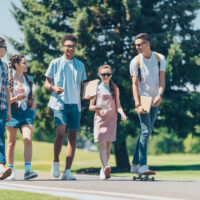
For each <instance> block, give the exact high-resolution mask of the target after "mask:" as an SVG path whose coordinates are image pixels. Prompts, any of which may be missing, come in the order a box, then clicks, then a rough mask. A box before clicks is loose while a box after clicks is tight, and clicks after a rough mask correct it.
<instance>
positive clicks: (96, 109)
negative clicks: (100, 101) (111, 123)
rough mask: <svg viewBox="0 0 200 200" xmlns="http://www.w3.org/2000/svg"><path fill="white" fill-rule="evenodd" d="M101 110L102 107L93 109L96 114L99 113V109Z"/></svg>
mask: <svg viewBox="0 0 200 200" xmlns="http://www.w3.org/2000/svg"><path fill="white" fill-rule="evenodd" d="M101 110H102V108H95V109H94V111H95V112H96V113H97V114H100V111H101Z"/></svg>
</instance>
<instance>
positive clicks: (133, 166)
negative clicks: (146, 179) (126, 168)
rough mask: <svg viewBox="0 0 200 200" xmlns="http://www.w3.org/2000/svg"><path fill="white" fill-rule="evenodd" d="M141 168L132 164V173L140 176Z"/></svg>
mask: <svg viewBox="0 0 200 200" xmlns="http://www.w3.org/2000/svg"><path fill="white" fill-rule="evenodd" d="M139 168H140V165H135V164H132V165H131V173H133V174H138V171H139Z"/></svg>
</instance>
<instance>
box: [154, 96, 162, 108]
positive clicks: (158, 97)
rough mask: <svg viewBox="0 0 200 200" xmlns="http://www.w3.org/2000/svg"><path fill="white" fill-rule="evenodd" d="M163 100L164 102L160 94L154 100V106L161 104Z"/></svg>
mask: <svg viewBox="0 0 200 200" xmlns="http://www.w3.org/2000/svg"><path fill="white" fill-rule="evenodd" d="M161 102H162V97H161V96H160V95H158V96H156V97H155V99H154V100H153V103H152V106H154V107H156V106H159V105H160V103H161Z"/></svg>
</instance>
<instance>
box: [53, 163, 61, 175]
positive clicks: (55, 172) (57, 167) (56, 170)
mask: <svg viewBox="0 0 200 200" xmlns="http://www.w3.org/2000/svg"><path fill="white" fill-rule="evenodd" d="M51 174H52V175H53V176H54V177H56V178H58V177H59V176H60V163H59V162H53V163H52V168H51Z"/></svg>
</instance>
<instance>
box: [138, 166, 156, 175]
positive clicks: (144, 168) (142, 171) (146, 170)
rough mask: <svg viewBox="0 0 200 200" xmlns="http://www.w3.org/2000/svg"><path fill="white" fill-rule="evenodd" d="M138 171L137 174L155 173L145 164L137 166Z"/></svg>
mask: <svg viewBox="0 0 200 200" xmlns="http://www.w3.org/2000/svg"><path fill="white" fill-rule="evenodd" d="M138 173H139V174H152V173H155V172H153V171H151V170H150V169H149V167H148V166H147V165H142V166H141V167H140V168H139V170H138Z"/></svg>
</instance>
